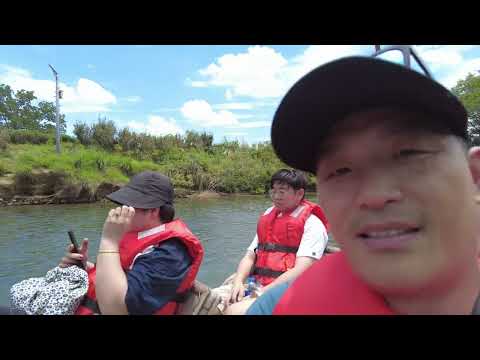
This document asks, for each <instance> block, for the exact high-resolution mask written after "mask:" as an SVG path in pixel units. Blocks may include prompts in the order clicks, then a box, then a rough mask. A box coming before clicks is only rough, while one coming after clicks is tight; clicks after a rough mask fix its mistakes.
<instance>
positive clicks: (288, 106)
mask: <svg viewBox="0 0 480 360" xmlns="http://www.w3.org/2000/svg"><path fill="white" fill-rule="evenodd" d="M383 107H395V108H402V109H406V110H419V111H423V112H426V113H428V114H431V115H432V116H434V119H438V121H442V122H444V125H445V127H446V128H447V129H448V131H450V132H451V133H452V134H454V135H457V136H460V137H462V138H464V139H467V138H468V133H467V111H466V110H465V108H464V106H463V105H462V104H461V102H460V101H459V100H458V99H457V98H456V97H455V96H454V95H453V94H452V93H451V92H450V91H449V90H447V89H446V88H445V87H443V86H442V85H440V84H439V83H438V82H436V81H435V80H433V78H431V77H429V76H426V75H424V74H421V73H419V72H417V71H415V70H411V69H410V68H408V67H406V66H403V65H399V64H396V63H392V62H389V61H385V60H381V59H379V58H374V57H366V56H365V57H364V56H351V57H345V58H341V59H338V60H335V61H332V62H329V63H327V64H324V65H321V66H319V67H317V68H316V69H314V70H312V71H311V72H310V73H308V74H307V75H305V76H304V77H302V78H301V79H300V80H298V81H297V83H295V84H294V85H293V87H292V88H291V89H290V90H289V91H288V92H287V94H286V95H285V96H284V98H283V99H282V101H281V103H280V105H279V106H278V108H277V110H276V112H275V115H274V119H273V123H272V128H271V138H272V146H273V148H274V150H275V152H276V154H277V155H278V157H279V158H280V159H281V160H282V161H284V162H285V163H286V164H288V165H289V166H292V167H294V168H296V169H300V170H305V171H308V172H311V173H315V171H316V165H317V164H316V161H317V158H318V149H319V147H320V144H321V143H322V142H323V141H324V140H325V139H326V138H327V137H328V135H329V130H330V129H331V128H332V126H333V125H334V124H335V123H336V122H337V121H339V120H341V119H343V118H345V117H346V116H347V115H349V114H352V113H354V112H357V111H363V110H369V109H374V108H383Z"/></svg>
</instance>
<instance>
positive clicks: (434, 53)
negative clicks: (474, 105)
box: [416, 45, 480, 89]
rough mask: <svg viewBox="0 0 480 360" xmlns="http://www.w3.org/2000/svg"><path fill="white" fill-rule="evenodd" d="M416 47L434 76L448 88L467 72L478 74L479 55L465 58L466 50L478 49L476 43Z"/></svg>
mask: <svg viewBox="0 0 480 360" xmlns="http://www.w3.org/2000/svg"><path fill="white" fill-rule="evenodd" d="M416 49H417V50H418V53H419V55H420V57H421V58H422V59H423V60H424V61H425V62H426V64H427V66H428V67H429V68H430V69H431V70H432V72H433V73H434V75H436V76H435V78H436V79H437V80H438V81H439V82H440V83H442V84H443V85H444V86H445V87H447V88H449V89H451V88H452V87H453V86H455V85H456V84H457V81H458V80H460V79H463V78H465V77H466V76H467V75H468V73H477V74H478V71H479V70H480V57H477V58H474V59H468V60H467V59H465V58H466V54H465V53H466V52H468V51H470V50H474V49H479V50H480V46H478V45H421V46H417V47H416Z"/></svg>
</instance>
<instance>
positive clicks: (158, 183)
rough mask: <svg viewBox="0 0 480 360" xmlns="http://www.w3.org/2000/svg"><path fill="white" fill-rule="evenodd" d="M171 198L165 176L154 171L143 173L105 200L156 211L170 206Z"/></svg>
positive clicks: (171, 190)
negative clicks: (164, 206) (163, 206)
mask: <svg viewBox="0 0 480 360" xmlns="http://www.w3.org/2000/svg"><path fill="white" fill-rule="evenodd" d="M173 196H174V191H173V185H172V182H171V181H170V179H169V178H168V177H167V176H165V175H162V174H160V173H157V172H154V171H144V172H141V173H139V174H137V175H135V176H134V177H132V178H131V179H130V182H129V183H128V184H127V185H125V186H124V187H122V188H121V189H119V190H117V191H115V192H113V193H111V194H109V195H107V196H106V198H107V199H109V200H111V201H113V202H115V203H117V204H121V205H127V206H131V207H134V208H137V209H156V208H159V207H161V206H162V205H165V204H169V205H172V204H173Z"/></svg>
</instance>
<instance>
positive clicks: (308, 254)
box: [262, 215, 328, 291]
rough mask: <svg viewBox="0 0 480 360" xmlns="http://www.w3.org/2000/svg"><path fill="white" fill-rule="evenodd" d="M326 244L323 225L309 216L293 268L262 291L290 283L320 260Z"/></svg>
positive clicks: (315, 218) (326, 238)
mask: <svg viewBox="0 0 480 360" xmlns="http://www.w3.org/2000/svg"><path fill="white" fill-rule="evenodd" d="M327 243H328V234H327V230H326V228H325V225H323V223H322V222H321V220H320V219H319V218H317V217H316V216H315V215H310V216H309V218H308V219H307V221H306V222H305V228H304V231H303V236H302V240H301V241H300V246H299V248H298V251H297V258H296V261H295V266H294V267H293V268H291V269H289V270H287V271H286V272H284V273H283V274H282V275H280V276H279V277H277V278H276V279H275V280H274V281H273V282H271V283H270V284H268V285H267V286H265V287H264V288H263V289H262V291H266V290H268V289H271V288H272V287H274V286H277V285H278V284H282V283H284V282H286V281H290V282H292V281H293V280H295V279H296V278H297V277H298V276H299V275H300V274H301V273H302V272H304V271H305V270H306V269H308V268H309V267H310V266H311V265H313V263H314V262H315V261H316V260H318V259H320V258H321V257H322V255H323V252H324V251H325V247H326V246H327Z"/></svg>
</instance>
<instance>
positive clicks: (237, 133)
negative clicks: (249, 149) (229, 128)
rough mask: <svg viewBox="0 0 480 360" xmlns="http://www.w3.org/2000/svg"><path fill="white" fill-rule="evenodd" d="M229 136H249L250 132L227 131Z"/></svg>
mask: <svg viewBox="0 0 480 360" xmlns="http://www.w3.org/2000/svg"><path fill="white" fill-rule="evenodd" d="M225 135H227V136H247V135H248V133H246V132H227V133H225Z"/></svg>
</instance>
